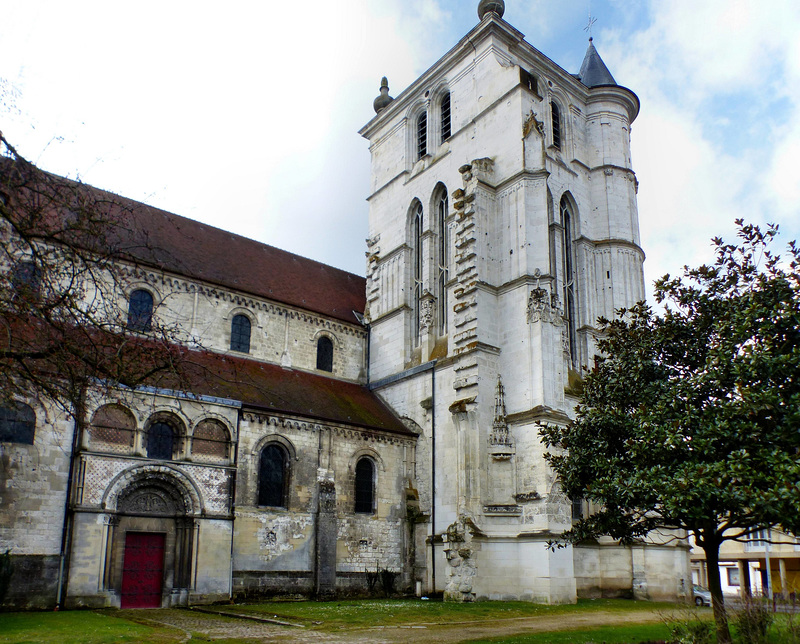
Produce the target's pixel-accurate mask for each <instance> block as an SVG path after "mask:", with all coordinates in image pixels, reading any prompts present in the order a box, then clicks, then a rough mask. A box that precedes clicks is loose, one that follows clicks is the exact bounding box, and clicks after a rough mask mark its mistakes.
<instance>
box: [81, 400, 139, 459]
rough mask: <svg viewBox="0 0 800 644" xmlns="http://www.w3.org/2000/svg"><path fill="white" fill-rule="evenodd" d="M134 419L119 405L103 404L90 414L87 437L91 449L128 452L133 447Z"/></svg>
mask: <svg viewBox="0 0 800 644" xmlns="http://www.w3.org/2000/svg"><path fill="white" fill-rule="evenodd" d="M135 434H136V419H135V418H134V417H133V414H132V413H131V412H130V411H128V410H127V409H125V408H124V407H121V406H119V405H103V406H102V407H100V409H98V410H97V411H96V412H95V414H94V416H92V423H91V427H90V428H89V438H90V440H91V446H92V449H98V450H101V451H106V450H107V451H112V452H122V453H125V452H128V451H130V449H131V448H132V447H133V439H134V436H135Z"/></svg>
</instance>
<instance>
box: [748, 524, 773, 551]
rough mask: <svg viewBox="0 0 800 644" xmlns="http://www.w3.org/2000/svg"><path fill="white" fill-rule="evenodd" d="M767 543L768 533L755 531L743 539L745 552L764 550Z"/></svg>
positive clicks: (766, 531)
mask: <svg viewBox="0 0 800 644" xmlns="http://www.w3.org/2000/svg"><path fill="white" fill-rule="evenodd" d="M767 541H769V531H768V530H766V529H763V530H756V531H755V532H751V533H750V534H748V535H747V536H746V537H745V550H764V549H765V548H766V546H767Z"/></svg>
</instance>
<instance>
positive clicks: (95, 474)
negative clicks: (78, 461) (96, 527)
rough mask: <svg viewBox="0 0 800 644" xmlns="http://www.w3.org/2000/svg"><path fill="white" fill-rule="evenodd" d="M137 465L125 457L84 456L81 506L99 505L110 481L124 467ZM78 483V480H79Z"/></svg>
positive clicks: (122, 470)
mask: <svg viewBox="0 0 800 644" xmlns="http://www.w3.org/2000/svg"><path fill="white" fill-rule="evenodd" d="M136 465H139V463H138V462H136V461H134V462H131V461H129V460H127V459H119V458H103V457H85V458H84V460H83V496H82V498H81V499H80V500H81V504H82V505H83V506H94V507H100V506H101V505H102V503H103V496H104V495H105V493H106V490H107V489H108V486H109V485H110V484H111V482H112V481H113V480H114V479H115V478H116V477H117V476H119V475H120V474H121V473H122V472H124V471H125V470H126V469H128V468H130V467H132V466H136ZM79 484H80V482H79Z"/></svg>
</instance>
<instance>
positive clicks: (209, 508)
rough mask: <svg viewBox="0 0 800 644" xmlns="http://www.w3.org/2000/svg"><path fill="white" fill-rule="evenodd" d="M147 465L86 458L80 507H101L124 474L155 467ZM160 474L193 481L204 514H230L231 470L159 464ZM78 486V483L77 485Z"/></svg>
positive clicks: (100, 457) (142, 461)
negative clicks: (171, 473)
mask: <svg viewBox="0 0 800 644" xmlns="http://www.w3.org/2000/svg"><path fill="white" fill-rule="evenodd" d="M154 465H155V464H154V463H152V462H150V461H144V460H130V459H120V458H113V457H103V456H87V457H84V461H83V476H82V478H81V480H82V485H83V495H82V502H81V504H82V505H83V506H84V507H101V506H102V504H103V498H104V497H105V495H106V494H107V492H108V490H109V488H110V486H111V485H112V483H113V482H114V481H115V480H116V479H117V478H118V477H119V476H120V475H121V474H123V473H124V472H126V471H132V470H135V469H139V468H141V467H142V466H150V467H152V466H154ZM156 467H157V469H158V471H159V472H165V473H169V471H170V470H177V471H178V472H181V473H183V474H184V475H185V476H187V477H188V478H189V479H191V480H192V482H193V483H194V485H195V486H196V487H197V489H198V490H199V492H200V496H201V497H202V502H203V508H204V510H205V512H206V513H207V514H211V515H215V514H216V515H226V516H227V515H228V514H230V511H231V510H230V505H231V498H230V490H231V470H229V469H225V468H219V467H206V466H203V465H188V464H183V463H170V464H169V465H166V464H163V463H159V464H158V465H156ZM79 485H81V481H79Z"/></svg>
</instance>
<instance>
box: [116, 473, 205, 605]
mask: <svg viewBox="0 0 800 644" xmlns="http://www.w3.org/2000/svg"><path fill="white" fill-rule="evenodd" d="M116 506H117V507H116V516H115V517H113V520H112V522H111V525H112V529H113V535H112V537H111V538H110V539H109V541H108V542H109V544H110V549H109V553H108V557H107V559H109V560H110V561H109V563H110V565H109V566H108V568H107V577H108V579H107V582H108V586H107V587H108V588H109V589H111V590H114V591H116V592H118V593H119V599H120V607H121V608H160V607H162V606H171V605H176V604H184V603H186V599H187V598H188V593H189V591H190V590H191V588H192V586H193V572H194V571H193V566H192V561H193V551H194V548H195V546H196V542H197V539H196V534H195V533H196V523H195V520H194V518H193V514H194V508H193V503H192V496H191V495H190V494H189V493H188V491H187V490H186V488H185V486H184V484H183V483H182V482H181V481H179V480H178V479H177V478H176V477H174V476H172V474H171V473H170V472H165V471H163V469H162V468H159V470H155V471H153V470H149V471H142V472H139V473H138V474H137V475H136V476H134V477H132V478H131V480H130V481H129V482H128V483H127V485H126V486H125V487H124V488H123V489H122V491H121V492H120V493H119V495H118V497H117V503H116Z"/></svg>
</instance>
